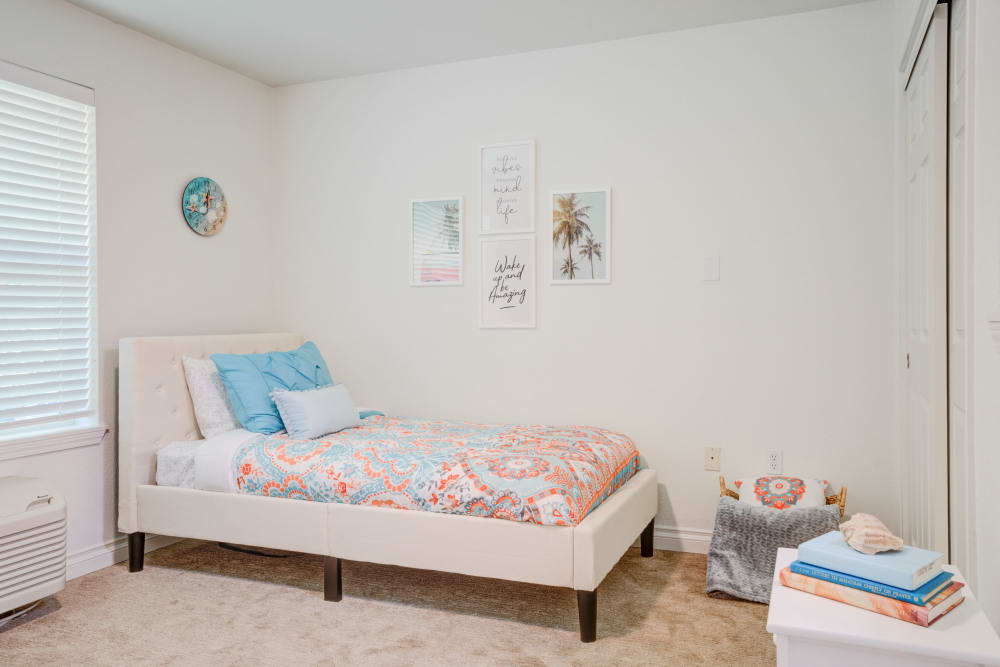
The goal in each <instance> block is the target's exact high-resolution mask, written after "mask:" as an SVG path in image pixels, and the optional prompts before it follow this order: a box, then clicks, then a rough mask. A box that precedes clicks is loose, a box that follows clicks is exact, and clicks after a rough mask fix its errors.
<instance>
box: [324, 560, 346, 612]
mask: <svg viewBox="0 0 1000 667" xmlns="http://www.w3.org/2000/svg"><path fill="white" fill-rule="evenodd" d="M340 562H341V561H340V559H339V558H334V557H333V556H327V557H326V558H324V559H323V599H324V600H326V601H327V602H340V599H341V597H342V596H343V579H342V578H341V566H340Z"/></svg>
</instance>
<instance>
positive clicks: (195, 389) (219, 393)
mask: <svg viewBox="0 0 1000 667" xmlns="http://www.w3.org/2000/svg"><path fill="white" fill-rule="evenodd" d="M184 377H185V378H187V385H188V391H189V392H190V393H191V403H192V404H193V405H194V418H195V420H196V421H197V422H198V430H199V431H201V435H202V437H204V438H211V437H213V436H216V435H219V434H220V433H226V432H227V431H232V430H234V429H238V428H243V427H242V426H240V422H239V420H237V419H236V413H235V412H233V406H232V405H231V404H230V403H229V394H228V393H227V392H226V386H225V385H224V384H222V378H221V377H219V369H218V368H216V367H215V362H213V361H212V360H211V359H195V358H194V357H184Z"/></svg>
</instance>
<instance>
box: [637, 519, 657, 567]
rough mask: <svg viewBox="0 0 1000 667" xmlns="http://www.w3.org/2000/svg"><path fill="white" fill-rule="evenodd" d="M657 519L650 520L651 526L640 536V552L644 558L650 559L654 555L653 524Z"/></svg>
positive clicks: (644, 529)
mask: <svg viewBox="0 0 1000 667" xmlns="http://www.w3.org/2000/svg"><path fill="white" fill-rule="evenodd" d="M654 521H656V519H650V521H649V525H648V526H646V527H645V528H643V529H642V534H641V535H640V536H639V552H640V553H641V554H642V557H643V558H649V557H650V556H652V555H653V522H654Z"/></svg>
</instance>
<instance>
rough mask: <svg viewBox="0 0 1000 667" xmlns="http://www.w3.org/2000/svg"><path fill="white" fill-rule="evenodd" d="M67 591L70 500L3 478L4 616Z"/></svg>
mask: <svg viewBox="0 0 1000 667" xmlns="http://www.w3.org/2000/svg"><path fill="white" fill-rule="evenodd" d="M65 585H66V500H65V499H64V498H63V497H62V495H60V494H59V493H57V492H56V490H55V489H54V488H53V486H52V484H51V483H49V482H46V481H45V480H41V479H35V478H33V477H0V614H2V613H4V612H7V611H10V610H11V609H17V608H18V607H22V606H24V605H26V604H29V603H31V602H35V601H36V600H41V599H42V598H44V597H46V596H48V595H52V594H53V593H56V592H58V591H61V590H62V589H63V587H64V586H65Z"/></svg>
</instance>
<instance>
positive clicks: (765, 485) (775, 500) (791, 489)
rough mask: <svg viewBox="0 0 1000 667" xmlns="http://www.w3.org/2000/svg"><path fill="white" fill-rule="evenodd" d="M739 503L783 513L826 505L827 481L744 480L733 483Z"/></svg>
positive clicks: (772, 477) (769, 477)
mask: <svg viewBox="0 0 1000 667" xmlns="http://www.w3.org/2000/svg"><path fill="white" fill-rule="evenodd" d="M735 484H736V491H737V493H739V494H740V502H741V503H747V504H749V505H757V506H758V507H761V506H763V507H773V508H774V509H778V510H785V509H789V508H792V507H823V506H824V505H826V480H825V479H810V478H808V477H790V476H788V475H760V476H758V477H744V478H743V479H738V480H736V482H735Z"/></svg>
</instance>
